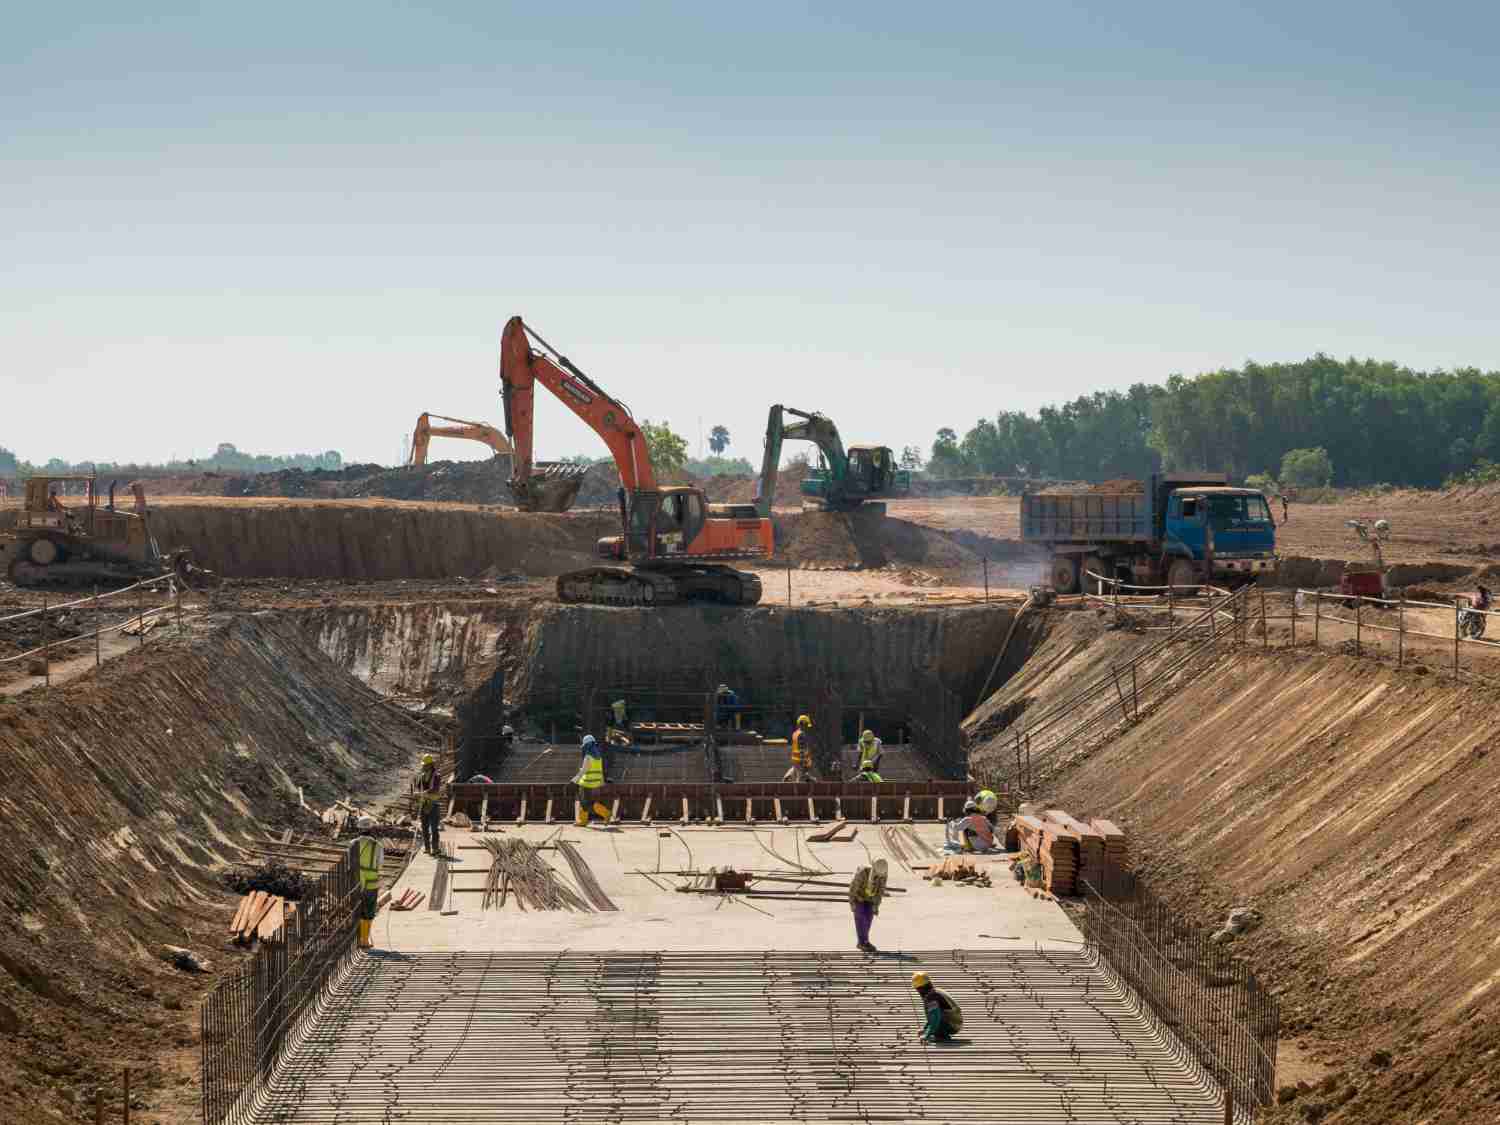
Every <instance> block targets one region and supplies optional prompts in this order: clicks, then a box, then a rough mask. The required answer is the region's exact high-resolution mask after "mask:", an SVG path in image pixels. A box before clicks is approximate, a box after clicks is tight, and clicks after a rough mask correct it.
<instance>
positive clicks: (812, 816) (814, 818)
mask: <svg viewBox="0 0 1500 1125" xmlns="http://www.w3.org/2000/svg"><path fill="white" fill-rule="evenodd" d="M807 819H808V821H809V822H810V823H812V824H822V823H823V822H822V821H821V820H819V819H818V813H817V810H815V809H814V808H813V799H812V798H811V797H809V798H808V799H807Z"/></svg>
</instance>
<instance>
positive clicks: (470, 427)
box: [410, 411, 510, 465]
mask: <svg viewBox="0 0 1500 1125" xmlns="http://www.w3.org/2000/svg"><path fill="white" fill-rule="evenodd" d="M434 418H436V419H437V420H438V421H439V422H453V423H455V425H452V426H434V425H433V424H432V419H434ZM435 437H450V438H466V439H468V440H469V441H482V442H484V444H485V445H487V446H489V447H490V449H492V450H493V451H494V453H495V456H496V457H499V456H501V455H502V454H503V455H509V454H510V442H508V441H506V440H505V435H504V434H502V433H501V432H500V431H499V430H497V429H495V427H494V426H491V425H490V424H489V423H488V422H467V421H465V420H464V419H462V418H449V417H448V416H447V415H446V414H431V413H428V412H426V411H423V412H422V413H421V414H418V415H417V426H416V429H414V430H413V431H412V435H411V461H410V464H413V465H425V464H427V447H428V446H429V445H430V444H431V443H432V439H433V438H435Z"/></svg>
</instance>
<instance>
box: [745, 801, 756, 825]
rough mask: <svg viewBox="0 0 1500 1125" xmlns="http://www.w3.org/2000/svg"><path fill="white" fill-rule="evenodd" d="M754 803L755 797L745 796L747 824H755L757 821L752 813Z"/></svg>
mask: <svg viewBox="0 0 1500 1125" xmlns="http://www.w3.org/2000/svg"><path fill="white" fill-rule="evenodd" d="M754 805H755V798H754V797H746V798H745V823H746V824H754V823H755V817H754V815H752V813H751V809H752V808H753V807H754Z"/></svg>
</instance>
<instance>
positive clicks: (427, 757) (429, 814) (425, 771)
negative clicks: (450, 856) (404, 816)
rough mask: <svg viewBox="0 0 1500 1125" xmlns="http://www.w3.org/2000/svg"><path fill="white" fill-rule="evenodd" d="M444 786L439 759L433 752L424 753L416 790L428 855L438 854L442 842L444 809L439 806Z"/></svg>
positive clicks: (423, 846) (418, 772)
mask: <svg viewBox="0 0 1500 1125" xmlns="http://www.w3.org/2000/svg"><path fill="white" fill-rule="evenodd" d="M442 788H443V778H442V775H441V774H439V773H438V768H437V759H436V758H434V757H433V756H432V755H431V754H423V755H422V765H421V768H420V769H418V770H417V781H416V790H417V797H418V802H417V803H418V813H419V815H420V817H421V823H422V850H423V851H424V852H426V853H427V854H428V855H437V854H438V846H439V844H440V843H441V841H440V840H439V838H438V829H439V823H440V820H441V814H442V810H441V809H440V808H439V807H438V794H439V793H440V792H441V791H442Z"/></svg>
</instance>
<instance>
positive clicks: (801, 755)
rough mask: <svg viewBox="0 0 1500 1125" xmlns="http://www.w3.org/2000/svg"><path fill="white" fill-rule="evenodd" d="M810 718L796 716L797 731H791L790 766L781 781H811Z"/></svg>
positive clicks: (811, 748)
mask: <svg viewBox="0 0 1500 1125" xmlns="http://www.w3.org/2000/svg"><path fill="white" fill-rule="evenodd" d="M812 754H813V745H812V718H811V717H810V716H808V715H798V716H797V729H796V730H794V731H792V765H791V768H790V769H788V770H787V771H786V773H784V774H782V775H781V780H782V781H811V780H812V777H813V760H812Z"/></svg>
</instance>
